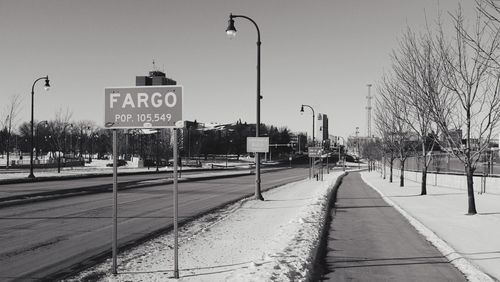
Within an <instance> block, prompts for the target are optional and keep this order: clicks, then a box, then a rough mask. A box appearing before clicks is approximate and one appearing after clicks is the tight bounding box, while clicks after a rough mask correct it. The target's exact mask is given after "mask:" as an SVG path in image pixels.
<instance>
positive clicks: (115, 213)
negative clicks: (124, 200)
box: [111, 129, 118, 275]
mask: <svg viewBox="0 0 500 282" xmlns="http://www.w3.org/2000/svg"><path fill="white" fill-rule="evenodd" d="M116 147H117V146H116V129H113V234H112V236H113V239H112V247H111V248H112V252H113V269H112V272H113V274H115V275H116V274H117V273H118V272H117V269H116V256H117V241H118V240H117V234H118V220H117V218H118V176H117V174H118V173H117V172H118V168H117V165H116V159H117V155H118V150H117V148H116Z"/></svg>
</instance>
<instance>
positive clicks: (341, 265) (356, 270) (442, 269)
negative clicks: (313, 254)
mask: <svg viewBox="0 0 500 282" xmlns="http://www.w3.org/2000/svg"><path fill="white" fill-rule="evenodd" d="M332 218H333V220H332V223H331V225H330V229H329V235H328V242H327V251H326V256H325V257H324V259H323V267H324V272H323V275H322V276H321V278H320V280H331V281H466V279H465V278H464V276H463V275H462V273H461V272H459V271H458V270H457V269H456V268H455V267H453V266H452V265H451V264H450V263H449V262H448V261H447V259H446V258H445V257H443V255H442V254H441V253H440V252H439V251H438V250H437V249H436V248H435V247H434V246H432V245H431V244H430V243H429V242H428V241H426V240H425V238H423V237H422V236H421V235H420V234H419V233H418V232H417V231H416V230H415V229H414V228H413V227H412V226H411V225H410V224H409V223H408V221H406V220H405V219H404V218H403V217H402V216H401V215H400V214H399V213H398V212H397V211H396V210H395V209H394V208H393V207H391V206H388V205H387V203H386V202H385V201H384V200H382V198H380V196H379V194H378V193H376V192H375V191H373V190H372V189H371V188H370V187H369V186H367V185H366V184H365V183H364V182H363V181H362V180H361V177H360V175H359V173H351V174H349V175H348V176H347V177H345V178H344V181H343V183H342V185H341V186H340V188H339V191H338V195H337V204H336V208H335V209H333V210H332Z"/></svg>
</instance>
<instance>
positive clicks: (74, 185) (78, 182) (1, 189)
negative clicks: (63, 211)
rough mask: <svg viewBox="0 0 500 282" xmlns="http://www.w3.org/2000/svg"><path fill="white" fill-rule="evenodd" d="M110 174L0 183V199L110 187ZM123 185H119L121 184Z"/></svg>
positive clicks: (134, 179) (132, 180)
mask: <svg viewBox="0 0 500 282" xmlns="http://www.w3.org/2000/svg"><path fill="white" fill-rule="evenodd" d="M249 172H250V170H228V171H224V170H208V171H189V170H187V171H183V172H182V173H181V174H180V175H179V176H180V177H183V178H185V177H190V176H196V175H206V176H208V175H214V176H215V175H221V174H231V173H249ZM172 177H173V176H172V172H160V173H148V174H140V173H139V174H129V175H119V176H118V182H119V183H121V184H123V185H125V184H126V186H127V187H128V186H134V185H137V184H139V183H143V182H144V181H151V180H159V179H167V178H170V179H172ZM112 179H113V178H112V176H109V175H108V176H94V177H85V178H77V179H59V180H50V181H41V182H27V183H13V184H2V185H0V201H2V200H5V199H9V198H12V197H21V196H25V195H32V194H42V193H52V192H57V191H62V190H66V191H68V190H80V188H88V187H96V188H97V187H100V188H103V189H104V188H111V187H112V183H113V180H112ZM123 185H120V187H121V186H123Z"/></svg>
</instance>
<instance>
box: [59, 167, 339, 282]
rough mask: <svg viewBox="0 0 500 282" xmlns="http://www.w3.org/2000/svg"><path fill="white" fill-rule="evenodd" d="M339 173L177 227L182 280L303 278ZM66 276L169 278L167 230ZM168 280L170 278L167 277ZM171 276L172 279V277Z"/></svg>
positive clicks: (170, 256)
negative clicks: (113, 269)
mask: <svg viewBox="0 0 500 282" xmlns="http://www.w3.org/2000/svg"><path fill="white" fill-rule="evenodd" d="M340 175H341V172H335V173H331V174H329V175H327V174H325V180H324V181H323V182H321V181H319V182H317V181H314V180H303V181H298V182H295V183H291V184H288V185H285V186H282V187H279V188H276V189H273V190H271V191H268V192H265V193H264V198H265V199H266V200H265V201H255V200H253V199H244V200H242V201H239V202H237V203H235V204H232V205H230V206H228V207H226V208H224V209H222V210H219V211H217V212H214V213H211V214H207V215H205V216H203V217H201V218H199V219H197V220H195V221H193V222H191V223H188V224H186V225H185V226H183V227H182V228H180V230H179V236H180V237H179V268H180V273H179V275H180V279H179V280H180V281H270V280H274V281H290V280H293V281H303V280H306V279H307V278H309V277H308V276H309V271H310V268H311V263H312V261H311V260H312V255H313V253H314V252H315V249H316V247H317V243H318V240H319V236H320V230H321V228H322V225H323V224H324V222H325V216H326V214H327V213H326V208H327V202H326V200H327V196H328V193H329V191H330V189H331V187H332V186H333V184H334V183H335V180H336V179H337V178H338V176H340ZM118 264H119V267H118V273H119V274H118V275H116V276H113V275H112V274H111V273H110V268H111V260H110V259H108V260H107V261H106V262H104V263H102V264H100V265H98V266H96V267H93V268H91V269H89V270H87V271H84V272H83V273H81V274H79V275H78V276H76V277H74V278H72V279H68V280H67V281H90V280H92V281H94V280H99V281H168V280H169V279H172V276H173V234H172V233H169V234H167V235H164V236H161V237H158V238H156V239H153V240H151V241H149V242H147V243H145V244H143V245H141V246H138V247H136V248H134V249H132V250H129V251H126V252H124V253H123V254H121V255H120V256H119V257H118ZM172 280H173V279H172ZM174 281H176V280H174Z"/></svg>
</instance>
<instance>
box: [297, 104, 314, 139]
mask: <svg viewBox="0 0 500 282" xmlns="http://www.w3.org/2000/svg"><path fill="white" fill-rule="evenodd" d="M304 107H308V108H309V109H311V111H312V118H313V128H312V130H313V131H312V134H313V146H314V145H316V141H315V139H314V109H313V107H311V106H309V105H302V106H300V112H301V113H303V112H304Z"/></svg>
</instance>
